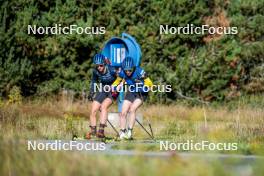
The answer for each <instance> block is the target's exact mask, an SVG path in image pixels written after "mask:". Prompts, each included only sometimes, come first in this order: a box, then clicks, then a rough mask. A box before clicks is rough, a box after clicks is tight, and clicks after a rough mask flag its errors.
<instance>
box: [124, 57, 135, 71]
mask: <svg viewBox="0 0 264 176" xmlns="http://www.w3.org/2000/svg"><path fill="white" fill-rule="evenodd" d="M134 67H135V65H134V62H133V58H132V57H130V56H127V57H125V59H124V60H123V62H122V69H123V70H132V69H133V68H134Z"/></svg>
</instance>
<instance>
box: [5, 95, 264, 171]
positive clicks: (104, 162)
mask: <svg viewBox="0 0 264 176" xmlns="http://www.w3.org/2000/svg"><path fill="white" fill-rule="evenodd" d="M251 99H252V98H251ZM251 99H248V98H247V99H246V101H243V99H241V101H239V102H230V103H229V104H224V105H208V106H205V105H204V106H202V105H201V106H188V105H186V104H184V103H179V104H176V105H144V106H143V107H142V108H141V110H140V113H142V114H143V117H144V121H146V120H147V119H148V120H150V121H151V123H152V126H153V131H154V134H155V137H156V139H157V140H164V141H165V140H168V141H171V142H184V141H186V140H193V141H201V140H208V141H211V142H237V143H238V150H237V151H232V152H231V151H213V153H219V152H220V153H226V154H243V155H259V156H263V155H264V108H261V103H258V104H256V105H254V104H252V103H250V102H251V101H252V102H262V101H263V100H262V97H253V99H252V100H251ZM248 102H249V103H248ZM262 103H263V102H262ZM0 104H1V105H0V106H1V109H0V121H1V123H0V133H1V135H0V138H1V143H0V154H1V157H0V163H1V167H0V168H1V169H0V175H106V174H107V175H161V174H163V175H230V174H232V172H233V170H232V168H230V169H226V168H227V167H228V166H229V164H228V163H223V162H220V161H218V160H212V161H211V160H205V159H201V158H195V157H194V158H191V159H183V158H181V157H179V156H177V155H175V156H172V157H170V158H166V159H164V158H162V159H161V158H148V157H143V156H135V157H128V156H112V155H111V156H109V155H89V154H83V153H82V152H67V151H64V152H63V151H27V146H26V143H25V141H26V140H29V139H30V140H31V139H68V140H70V139H71V137H72V135H73V134H77V135H79V136H81V135H83V134H85V132H87V130H88V117H89V111H90V104H89V103H84V102H81V101H77V100H76V101H74V102H71V101H68V100H66V99H47V100H45V101H44V100H37V99H34V100H24V101H23V102H19V103H8V102H5V101H2V103H0ZM115 109H116V106H115V105H114V106H112V107H111V109H110V111H115ZM106 133H107V134H108V135H109V136H114V133H113V131H112V130H111V128H110V127H108V128H107V130H106ZM135 138H136V139H147V138H148V136H147V135H146V134H145V133H144V131H142V130H141V129H140V127H139V126H136V127H135ZM115 149H127V150H137V151H138V150H141V151H159V145H158V144H157V145H152V146H144V145H142V144H135V145H134V144H133V143H132V144H131V143H129V144H126V143H121V144H120V145H117V146H115ZM179 152H181V151H179ZM194 152H195V151H194ZM200 152H201V151H200ZM202 152H209V151H202ZM211 152H212V151H211ZM262 165H263V162H257V163H255V164H254V166H253V167H252V170H250V171H245V170H243V173H244V175H258V174H259V175H261V173H264V171H263V168H262V167H261V166H262ZM241 172H242V171H241ZM234 173H235V171H234ZM238 173H239V172H238ZM236 174H237V172H236ZM239 175H240V174H239ZM242 175H243V174H242Z"/></svg>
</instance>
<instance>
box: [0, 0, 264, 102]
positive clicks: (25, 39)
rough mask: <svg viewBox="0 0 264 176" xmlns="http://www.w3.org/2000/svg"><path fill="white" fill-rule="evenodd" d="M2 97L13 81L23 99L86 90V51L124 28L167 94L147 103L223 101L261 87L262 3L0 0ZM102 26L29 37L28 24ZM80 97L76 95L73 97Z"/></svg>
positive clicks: (89, 62) (97, 47)
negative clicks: (173, 30) (226, 30)
mask: <svg viewBox="0 0 264 176" xmlns="http://www.w3.org/2000/svg"><path fill="white" fill-rule="evenodd" d="M0 13H1V18H0V21H1V24H2V25H1V27H0V35H1V38H0V43H1V48H0V53H1V54H0V65H1V67H0V95H2V96H3V97H6V96H7V95H8V94H9V93H10V90H11V89H12V88H13V87H14V86H16V87H18V88H19V89H20V90H21V93H22V95H23V96H32V95H42V96H43V95H44V96H47V95H52V94H54V93H55V94H56V93H58V92H59V91H60V90H62V89H63V88H64V89H70V90H72V91H76V92H79V93H80V92H82V91H89V90H88V89H89V82H90V76H91V69H90V68H91V67H92V59H91V58H92V56H93V55H94V54H95V53H97V52H100V49H101V48H102V47H103V46H104V43H105V42H106V41H107V40H108V39H110V38H111V37H113V36H120V34H121V33H122V32H127V33H129V34H130V35H132V36H134V37H135V38H136V40H137V41H138V43H139V44H140V45H141V48H142V53H143V56H142V65H144V68H145V70H146V71H147V72H148V73H149V75H150V77H151V79H152V80H153V81H154V82H155V83H156V84H161V83H163V84H164V83H166V84H171V85H172V87H173V91H172V92H171V93H163V94H160V93H159V94H152V95H151V98H150V100H149V101H150V102H152V103H154V102H158V103H171V102H173V101H175V100H177V98H178V97H180V96H181V95H184V96H188V97H194V98H199V99H202V100H206V101H225V100H229V99H233V98H236V97H240V96H243V95H248V94H259V93H263V90H264V80H263V79H264V78H263V75H264V66H263V64H264V60H263V59H264V58H263V55H264V53H263V52H264V41H263V39H264V14H263V13H264V4H263V0H261V1H259V0H251V1H247V0H230V1H227V0H212V1H211V0H210V1H202V0H195V1H191V2H190V1H188V0H180V1H172V0H169V1H143V0H137V1H132V0H127V1H122V0H113V1H98V0H94V1H85V0H78V1H72V0H66V1H63V0H56V1H53V0H52V1H49V0H48V1H42V0H40V1H34V0H11V1H3V2H2V3H1V12H0ZM55 24H61V25H62V26H69V25H72V24H75V25H78V26H81V27H87V26H94V27H100V26H103V27H105V28H106V33H105V34H103V35H87V34H83V35H79V34H76V33H75V34H71V35H63V34H61V35H51V34H50V35H47V34H44V35H40V34H36V35H34V34H27V32H28V25H36V26H43V27H46V26H50V27H52V26H54V25H55ZM187 24H194V25H195V26H202V25H203V24H207V25H210V26H214V27H219V26H222V27H228V26H235V27H237V28H238V34H236V35H217V34H216V35H208V34H203V35H194V34H193V35H184V34H179V35H178V34H174V35H173V34H168V35H165V34H162V35H160V31H159V29H160V25H169V26H175V27H177V26H186V25H187ZM77 96H78V94H77Z"/></svg>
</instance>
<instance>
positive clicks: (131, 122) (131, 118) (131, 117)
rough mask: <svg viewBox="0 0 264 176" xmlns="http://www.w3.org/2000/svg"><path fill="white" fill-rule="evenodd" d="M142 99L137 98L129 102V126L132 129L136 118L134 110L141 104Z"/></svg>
mask: <svg viewBox="0 0 264 176" xmlns="http://www.w3.org/2000/svg"><path fill="white" fill-rule="evenodd" d="M142 103H143V101H142V100H141V99H139V98H137V99H135V101H134V102H133V103H132V104H131V106H130V108H129V128H130V129H133V127H134V124H135V120H136V111H137V109H138V108H139V107H140V106H141V105H142Z"/></svg>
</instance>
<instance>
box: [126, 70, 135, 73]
mask: <svg viewBox="0 0 264 176" xmlns="http://www.w3.org/2000/svg"><path fill="white" fill-rule="evenodd" d="M125 72H127V73H131V72H133V70H125Z"/></svg>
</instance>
